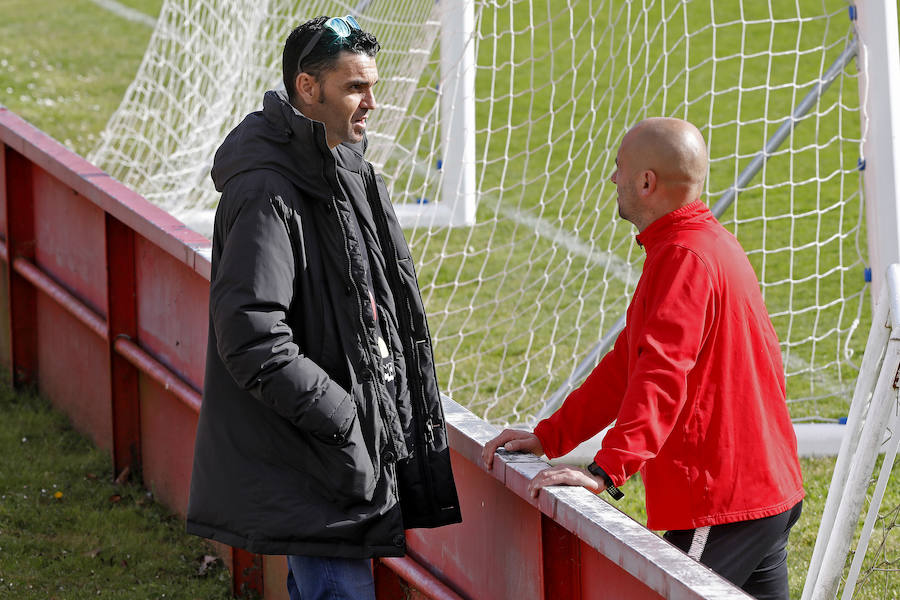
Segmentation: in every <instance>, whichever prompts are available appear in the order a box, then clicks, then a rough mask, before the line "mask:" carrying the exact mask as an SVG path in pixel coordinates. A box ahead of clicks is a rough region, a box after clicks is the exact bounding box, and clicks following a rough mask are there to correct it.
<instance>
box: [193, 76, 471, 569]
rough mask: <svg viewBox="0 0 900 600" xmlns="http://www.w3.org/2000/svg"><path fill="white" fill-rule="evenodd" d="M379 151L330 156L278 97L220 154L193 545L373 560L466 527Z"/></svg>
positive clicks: (311, 124) (315, 128)
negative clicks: (373, 156)
mask: <svg viewBox="0 0 900 600" xmlns="http://www.w3.org/2000/svg"><path fill="white" fill-rule="evenodd" d="M364 143H365V142H363V143H361V144H341V145H340V146H338V147H336V148H335V149H333V150H332V149H329V148H328V145H327V143H326V138H325V127H324V125H323V124H322V123H319V122H317V121H313V120H311V119H308V118H306V117H304V116H303V115H300V114H299V113H297V112H296V111H295V110H294V109H293V108H292V107H291V106H290V104H288V103H287V102H286V101H285V99H284V97H283V96H280V95H279V94H276V93H275V92H267V93H266V94H265V96H264V98H263V109H262V111H259V112H254V113H251V114H249V115H248V116H247V117H246V118H245V119H244V120H243V122H241V123H240V124H239V125H238V126H237V127H236V128H235V129H234V130H233V131H232V132H231V133H230V134H229V135H228V137H227V138H226V139H225V141H224V142H223V143H222V146H221V147H220V148H219V149H218V151H217V152H216V157H215V163H214V165H213V168H212V178H213V181H214V183H215V185H216V189H217V190H219V191H220V192H222V197H221V201H220V203H219V206H218V209H217V211H216V218H215V225H214V234H213V250H212V275H211V280H210V303H209V304H210V325H209V347H208V349H207V361H206V375H205V382H204V389H203V405H202V408H201V411H200V420H199V424H198V428H197V438H196V446H195V452H194V464H193V472H192V477H191V489H190V501H189V506H188V514H187V530H188V532H189V533H193V534H196V535H199V536H202V537H206V538H209V539H213V540H216V541H219V542H223V543H225V544H229V545H231V546H237V547H240V548H244V549H246V550H249V551H251V552H257V553H261V554H298V555H310V556H335V557H350V558H366V557H375V556H400V555H402V554H404V552H405V536H404V529H410V528H416V527H437V526H441V525H447V524H450V523H456V522H459V521H460V518H461V516H460V511H459V501H458V499H457V494H456V488H455V484H454V481H453V475H452V472H451V469H450V451H449V446H448V442H447V431H446V426H445V423H444V413H443V409H442V406H441V402H440V395H439V392H438V386H437V379H436V376H435V370H434V360H433V355H432V345H431V338H430V335H429V333H428V326H427V323H426V321H425V310H424V307H423V305H422V299H421V295H420V293H419V288H418V283H417V281H416V275H415V271H414V269H413V264H412V259H411V258H410V253H409V249H408V247H407V244H406V240H405V239H404V237H403V231H402V230H401V228H400V225H399V223H398V221H397V218H396V216H395V214H394V211H393V208H392V207H391V203H390V199H389V197H388V192H387V188H386V187H385V185H384V182H383V181H382V179H381V178H380V177H379V176H377V175H376V174H375V172H374V170H373V168H372V166H371V165H370V164H369V163H368V162H366V161H365V160H364V159H363V150H364ZM354 211H355V213H354ZM354 214H355V215H356V216H357V217H358V218H354ZM360 235H362V236H363V243H362V244H361V243H360V239H359V236H360ZM366 250H367V252H366V254H365V255H364V254H363V252H364V251H366ZM373 299H374V303H375V305H376V306H374V307H373V302H372V301H373ZM380 334H383V335H384V337H385V338H386V339H385V342H386V346H387V347H388V352H389V356H390V357H391V359H392V362H393V366H394V379H393V383H394V386H395V388H396V389H395V393H394V394H391V393H390V391H389V389H388V388H387V386H386V383H385V378H384V376H383V371H382V364H381V358H382V357H383V356H384V348H383V346H380V345H379V343H378V338H379V335H380Z"/></svg>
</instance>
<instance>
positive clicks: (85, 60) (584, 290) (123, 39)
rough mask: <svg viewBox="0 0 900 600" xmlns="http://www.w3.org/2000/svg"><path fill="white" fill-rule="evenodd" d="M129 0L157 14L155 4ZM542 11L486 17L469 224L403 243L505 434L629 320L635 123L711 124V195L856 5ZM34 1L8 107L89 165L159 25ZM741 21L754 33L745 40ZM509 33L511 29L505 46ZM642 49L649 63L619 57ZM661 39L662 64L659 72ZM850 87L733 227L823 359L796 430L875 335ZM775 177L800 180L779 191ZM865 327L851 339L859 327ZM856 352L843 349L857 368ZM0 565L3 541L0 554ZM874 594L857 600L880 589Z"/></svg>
mask: <svg viewBox="0 0 900 600" xmlns="http://www.w3.org/2000/svg"><path fill="white" fill-rule="evenodd" d="M122 4H125V5H128V6H131V7H133V8H136V9H138V10H141V11H142V12H145V13H147V14H151V15H155V14H157V13H158V11H159V8H160V6H161V0H152V1H151V0H148V1H138V0H131V1H123V2H122ZM536 4H537V6H534V7H533V8H532V9H531V10H527V9H526V7H525V5H524V4H523V3H500V4H493V5H490V6H485V7H484V8H483V9H482V12H481V14H480V16H481V20H480V21H479V23H480V25H479V27H480V29H479V38H478V56H479V63H480V64H484V65H493V66H492V67H491V68H483V69H479V71H478V75H477V97H478V102H477V104H476V110H477V118H478V140H479V146H478V147H479V161H480V165H481V167H480V169H479V187H478V189H479V199H480V203H479V222H478V225H476V226H475V227H473V228H471V229H447V228H433V229H429V228H427V227H422V228H417V229H415V230H410V231H408V234H409V237H410V241H411V245H412V248H413V252H414V254H415V256H416V259H417V263H418V268H419V274H420V279H421V281H422V283H423V294H424V296H425V300H426V303H427V307H428V310H429V315H430V323H431V326H432V330H433V333H434V335H435V339H436V342H437V344H436V352H437V360H438V362H439V369H440V373H439V374H440V378H441V382H442V385H443V386H444V387H445V389H448V390H449V391H450V392H451V393H452V395H453V396H454V398H455V399H456V400H458V401H460V402H462V403H464V404H467V405H468V406H470V407H471V408H472V409H473V410H475V411H476V412H479V413H481V414H483V415H486V416H487V417H489V418H493V419H495V420H498V421H503V420H521V419H524V418H526V417H527V416H528V415H529V414H532V413H533V411H534V410H535V409H536V407H538V406H540V403H541V402H542V400H543V399H544V398H546V396H547V395H548V394H549V393H550V392H552V391H553V390H554V389H556V387H557V386H558V385H560V384H561V383H562V381H563V380H564V379H565V376H566V375H567V374H568V372H569V371H570V370H571V368H572V366H573V365H574V363H576V362H577V361H578V359H579V358H580V356H581V355H582V354H583V353H584V352H585V351H586V350H587V349H588V348H589V347H591V346H592V345H593V344H594V343H595V342H596V340H597V339H599V337H600V335H602V333H603V332H604V331H605V329H606V328H607V327H608V326H609V324H610V323H611V322H612V321H613V320H614V319H615V318H616V317H617V316H618V315H619V314H620V312H621V311H623V310H624V307H625V304H626V302H627V298H628V296H629V295H630V292H631V290H632V289H633V284H634V281H633V280H628V278H627V277H625V278H623V277H621V276H616V274H615V273H614V269H613V267H612V266H610V265H614V264H616V263H615V261H614V260H613V261H610V260H606V262H603V261H602V260H598V259H597V255H598V254H599V255H602V256H612V257H614V258H618V259H619V260H620V261H624V262H625V263H630V264H632V265H633V267H632V270H633V271H634V272H639V268H640V263H641V251H640V249H639V248H637V247H636V246H635V245H634V244H633V243H632V238H631V236H632V234H633V230H632V229H631V228H630V226H628V224H627V223H622V222H621V221H619V220H618V219H617V218H616V216H615V208H614V198H613V188H612V186H611V185H607V184H606V183H605V181H606V178H607V177H608V175H609V173H610V172H611V170H612V158H613V157H614V155H615V147H616V145H617V143H618V139H619V137H620V136H621V134H622V133H623V132H624V130H625V128H626V127H627V126H628V124H630V123H632V122H634V121H635V120H636V119H638V118H640V117H642V116H645V115H650V114H658V113H663V114H673V115H678V116H683V117H687V118H690V119H691V120H694V121H695V122H697V123H698V124H699V125H701V126H702V127H701V128H702V129H703V131H704V134H705V135H706V136H707V138H708V140H709V142H710V146H711V150H712V156H713V159H714V160H713V163H712V168H711V173H710V183H709V191H710V198H711V199H714V198H716V197H717V196H718V194H720V193H721V192H723V191H724V190H725V189H727V188H728V187H729V186H730V185H731V183H732V182H733V181H734V177H735V175H736V173H737V172H738V171H739V170H740V169H741V168H743V166H745V165H746V164H747V163H748V162H749V160H750V157H751V156H752V154H753V153H754V152H756V151H757V150H758V149H759V148H761V147H762V145H763V144H764V141H765V138H766V136H767V135H770V134H771V133H772V132H773V131H774V129H775V127H776V126H777V124H778V121H779V120H780V119H781V118H782V117H783V116H784V115H786V114H787V113H788V112H789V111H790V108H791V106H792V105H793V103H794V102H795V101H796V100H797V95H802V92H800V93H799V94H798V93H797V92H795V91H794V89H795V87H797V86H795V85H794V84H802V83H805V82H808V81H811V79H810V77H811V76H810V75H809V73H810V72H813V73H815V74H817V73H818V68H819V65H820V64H825V65H827V64H828V63H830V61H832V60H834V58H835V56H836V54H838V53H839V52H840V50H841V48H842V45H841V40H843V39H844V38H845V37H846V35H847V32H848V28H849V25H848V22H847V20H846V17H845V16H843V15H844V11H845V6H846V5H845V4H844V3H843V2H838V1H828V2H825V3H824V5H825V7H826V9H827V10H828V11H830V12H831V13H833V14H834V15H835V16H834V17H832V18H831V19H828V20H825V21H819V20H808V21H803V22H802V24H801V23H800V22H798V21H796V20H792V17H794V16H795V15H794V14H793V13H794V12H795V11H799V12H801V14H805V12H804V11H808V12H810V13H812V12H813V11H818V12H821V11H822V6H823V3H822V2H821V1H820V0H816V1H811V0H810V1H806V0H804V1H803V2H799V3H797V4H796V5H794V3H791V7H788V8H783V9H782V8H778V7H773V10H776V11H777V10H785V11H787V12H786V13H785V14H780V15H779V14H775V15H774V17H775V18H776V19H778V21H777V24H776V25H766V24H764V23H763V19H764V18H765V19H768V15H765V14H762V13H760V14H754V12H753V11H756V10H763V9H765V8H766V7H767V5H768V3H758V4H757V3H745V6H744V9H745V12H744V14H738V13H737V8H736V7H737V4H731V3H724V2H718V3H708V4H707V5H705V6H702V4H703V3H686V4H685V5H684V6H686V7H687V9H686V10H688V13H685V14H680V13H677V11H675V12H665V11H662V9H660V8H659V6H660V5H658V4H655V3H649V4H651V6H652V7H654V8H653V9H652V11H655V12H650V13H647V14H643V13H640V12H639V11H634V12H633V13H632V12H629V10H630V9H629V8H628V6H630V5H627V4H626V3H616V4H604V3H602V2H601V3H595V4H590V5H587V6H585V4H578V5H576V8H575V10H574V11H571V12H570V11H568V9H566V10H563V8H562V7H561V6H557V5H556V4H554V3H536ZM710 6H714V7H715V11H716V14H715V21H716V22H717V23H719V24H720V26H719V27H717V28H704V27H703V26H702V25H699V24H702V23H704V22H709V21H710V19H711V17H712V16H713V15H710V14H708V12H709V11H710V10H711V9H710ZM779 6H780V5H779ZM40 7H41V9H40V10H35V3H33V2H25V1H22V0H0V103H2V104H4V105H6V106H8V107H9V108H11V109H12V110H14V111H16V112H17V113H19V114H21V115H22V116H23V117H25V118H26V119H28V120H30V121H31V122H33V123H35V124H36V125H37V126H38V127H40V128H41V129H43V130H45V131H47V132H48V133H50V134H51V135H52V136H54V137H55V138H57V139H59V140H61V141H63V142H64V143H66V145H68V146H70V147H71V148H73V149H74V150H75V151H77V152H79V153H81V154H86V153H87V152H88V151H89V150H91V149H92V148H93V147H94V146H95V145H96V143H97V140H98V136H99V133H100V131H101V130H102V129H103V127H104V125H105V123H106V121H107V119H108V118H109V116H110V114H111V113H112V112H113V110H114V109H115V107H116V106H117V105H118V103H119V101H120V100H121V98H122V96H123V94H124V91H125V88H126V86H127V85H128V83H129V82H130V81H131V79H132V77H133V76H134V73H135V71H136V69H137V67H138V64H139V62H140V59H141V56H142V55H143V51H144V49H145V47H146V44H147V42H148V40H149V39H150V35H151V30H150V29H149V28H148V27H146V26H144V25H142V24H139V23H133V22H130V21H127V20H125V19H122V18H120V17H118V16H116V15H114V14H111V13H109V12H108V11H106V10H104V9H102V8H100V7H99V6H98V5H96V4H94V3H93V2H90V1H87V0H45V1H43V2H41V3H40ZM732 7H734V8H732ZM694 11H699V13H695V12H694ZM704 13H706V14H704ZM756 19H759V21H758V23H757V22H756ZM682 21H684V22H687V23H688V24H689V31H690V39H691V44H690V46H688V45H687V44H684V43H679V42H678V40H679V39H682V38H683V37H684V36H683V29H684V27H683V25H679V24H680V23H681V22H682ZM742 21H743V22H753V23H752V24H751V25H749V26H746V27H745V26H742V25H740V23H741V22H742ZM661 23H664V24H665V25H666V26H665V27H663V26H661V25H660V24H661ZM545 24H546V25H545ZM607 24H609V26H608V27H607ZM692 24H694V25H692ZM676 25H679V26H680V27H681V29H680V30H679V29H678V27H676ZM509 30H512V31H515V32H516V33H515V34H508V33H502V32H504V31H509ZM679 31H681V32H682V33H679ZM376 32H377V31H376ZM570 33H574V34H575V40H576V42H575V43H573V44H569V43H568V41H567V40H568V39H569V38H570ZM643 39H646V40H647V41H648V47H649V48H650V50H649V51H643V50H641V49H640V48H639V46H638V44H636V43H634V44H631V43H629V42H630V41H631V40H643ZM664 41H665V43H664ZM819 46H824V47H825V48H827V50H826V51H825V52H824V54H823V53H822V52H821V51H818V52H814V51H813V49H814V48H816V47H819ZM663 47H665V48H667V50H666V52H667V54H666V56H667V57H668V60H667V61H660V60H659V52H660V49H661V48H663ZM740 56H744V57H747V58H746V59H744V60H742V59H741V58H740ZM573 66H577V67H578V69H577V70H576V69H573ZM685 73H686V74H685ZM854 73H855V69H854V68H852V67H851V68H848V69H847V70H846V74H845V76H844V77H843V78H842V79H841V80H839V81H838V82H837V83H836V84H835V87H834V88H833V89H832V91H830V92H829V95H828V96H826V98H825V99H824V100H823V102H822V103H821V104H820V105H819V106H818V107H817V109H816V111H817V113H818V118H817V119H816V120H815V121H812V120H808V121H806V122H804V123H803V124H802V125H801V127H800V128H798V130H797V131H796V133H795V135H794V136H793V137H792V138H791V140H790V142H789V144H788V146H787V147H789V148H790V149H791V153H792V154H793V155H794V160H792V161H791V160H788V156H787V154H786V153H779V154H777V155H776V156H774V157H773V158H772V160H771V161H770V162H769V164H768V166H767V168H766V170H765V172H764V173H763V174H762V175H760V176H758V177H757V179H756V183H755V184H753V185H751V187H750V188H749V189H747V190H746V191H745V192H743V193H742V194H741V196H740V198H739V200H738V202H737V204H736V205H735V207H734V208H733V209H731V210H730V211H728V212H726V214H725V217H724V218H723V220H725V221H727V222H728V223H729V226H730V227H731V228H732V229H733V230H734V231H736V232H737V234H738V236H739V238H740V239H741V242H742V243H743V244H744V246H745V248H746V249H747V250H748V253H749V255H750V258H751V261H752V262H753V264H754V267H755V268H756V269H757V272H758V273H759V274H760V276H761V279H762V281H763V288H764V291H765V293H766V301H767V304H768V306H769V308H770V310H771V311H772V312H773V320H774V322H775V324H776V327H777V328H778V331H779V334H780V336H781V337H782V339H783V340H786V341H787V344H788V345H787V346H786V350H788V352H786V358H787V359H788V360H787V369H788V371H789V373H792V372H795V371H804V370H805V369H808V366H809V365H814V366H815V367H816V370H814V371H811V372H805V371H804V372H801V373H799V374H798V375H796V376H793V377H791V378H790V379H789V391H790V395H791V397H792V398H820V399H818V400H805V401H803V402H797V403H796V404H795V405H793V406H792V412H793V414H794V416H795V417H804V416H818V417H827V418H833V417H838V416H842V415H844V414H846V407H847V402H848V400H849V396H848V394H847V392H846V390H847V388H848V386H852V381H853V378H854V377H855V372H854V370H853V367H852V363H853V362H855V361H858V360H859V358H860V357H861V353H862V342H863V341H864V335H865V332H866V329H867V325H866V322H867V318H868V317H867V314H868V308H867V305H868V300H867V295H866V294H867V292H866V288H865V285H864V282H863V277H862V269H863V264H862V262H860V261H861V256H862V257H864V256H865V231H864V228H863V227H862V225H861V224H860V223H859V221H860V218H861V212H860V211H861V208H860V199H859V197H857V196H854V193H855V186H856V185H858V178H856V177H855V175H853V174H852V171H853V169H854V168H855V167H854V166H855V164H856V159H857V154H858V147H857V146H856V144H855V141H854V140H856V139H858V136H859V125H858V117H857V112H856V104H855V102H856V100H855V98H856V88H855V86H856V80H855V77H854ZM814 76H815V75H813V76H812V77H814ZM426 79H427V78H426ZM766 79H769V80H770V81H772V82H774V89H771V90H769V91H766V90H764V89H762V87H761V86H760V83H759V82H760V81H765V80H766ZM426 83H429V84H430V83H432V82H427V81H426ZM799 87H800V88H801V89H805V86H804V85H799ZM738 88H741V89H742V92H741V93H738ZM706 90H714V93H713V92H708V91H706ZM413 110H415V111H418V112H419V113H420V114H423V115H424V114H427V113H428V112H429V111H430V110H431V104H429V102H428V101H427V100H423V101H422V102H421V103H419V104H416V103H414V104H413ZM417 127H418V124H417V123H415V122H414V123H413V124H412V125H411V126H410V127H409V128H408V129H406V130H403V131H401V132H400V142H401V144H403V145H405V146H407V147H408V148H413V149H416V148H419V146H417V141H416V140H420V139H423V138H424V139H427V138H428V137H429V132H428V131H427V130H424V129H417ZM432 137H433V136H432ZM426 150H428V152H430V149H422V148H419V150H417V151H421V153H422V154H423V155H427V158H422V161H423V162H426V163H428V162H433V158H434V156H433V155H430V154H428V152H426ZM391 167H392V163H391V162H390V161H389V162H388V165H387V168H388V169H390V168H391ZM404 177H406V179H404ZM786 180H790V181H793V182H795V183H794V184H792V185H785V184H784V183H783V182H784V181H786ZM434 181H435V178H434V176H433V175H432V176H428V175H422V174H421V173H418V172H412V171H411V172H410V173H404V172H402V170H401V171H398V172H396V173H394V174H393V182H394V189H395V200H397V201H400V202H403V201H409V200H411V199H412V198H415V197H417V196H429V195H430V196H432V197H433V191H434V190H433V184H434ZM760 182H762V183H760ZM855 182H856V183H855ZM513 213H515V214H519V215H520V216H521V215H526V216H532V217H535V218H539V219H542V220H543V221H544V222H549V223H550V224H551V225H552V226H553V227H555V229H556V230H558V231H561V232H564V233H565V234H566V235H567V236H568V238H567V239H570V240H571V241H572V243H573V244H574V245H580V246H581V247H585V248H588V249H589V250H591V251H592V252H594V254H590V253H589V255H587V256H586V255H585V254H583V253H579V252H576V251H572V250H571V249H568V248H567V247H563V246H562V245H560V244H559V243H558V241H557V240H554V239H553V238H552V236H548V235H542V236H536V235H535V227H534V226H531V225H529V224H528V223H527V222H524V221H521V220H519V221H517V220H515V219H512V218H509V215H510V214H513ZM763 216H765V217H766V218H765V219H764V218H762V217H763ZM857 246H861V249H860V250H859V251H858V249H857ZM788 248H793V249H792V250H789V249H788ZM604 253H605V254H604ZM604 265H606V266H604ZM857 316H859V324H858V327H857V330H856V331H857V332H856V334H851V327H853V323H854V320H855V319H856V318H857ZM860 332H861V333H862V335H860ZM848 351H852V352H853V353H855V354H854V355H852V356H849V358H848V354H849V352H848ZM6 410H7V409H4V414H5V411H6ZM830 469H831V462H830V461H827V460H823V461H804V473H805V475H806V481H807V490H808V492H809V496H810V497H809V500H808V501H807V505H806V509H805V512H804V517H803V518H802V520H801V522H800V524H799V525H798V527H797V529H795V535H794V537H793V539H792V542H791V552H792V554H793V556H794V559H793V562H792V566H791V569H792V573H791V585H792V590H794V593H795V594H798V593H799V589H800V587H801V586H802V578H803V574H804V573H805V570H806V568H805V564H806V563H805V562H804V561H805V560H808V558H804V557H808V556H809V555H810V554H811V551H812V545H813V543H814V538H815V535H816V531H817V527H818V515H820V514H821V505H822V503H823V502H824V496H825V491H826V490H827V486H828V481H829V478H830ZM26 485H28V484H26ZM30 485H40V484H39V483H37V482H35V483H33V484H30ZM639 485H640V484H639V482H634V483H629V486H630V488H631V493H629V501H630V504H629V505H627V506H625V507H624V509H625V510H626V512H628V513H629V514H632V515H633V516H635V517H636V518H637V519H638V520H639V521H642V518H641V511H642V510H643V507H642V502H640V501H639V500H637V499H639V498H641V497H642V492H641V490H640V487H639ZM895 487H896V486H895ZM891 491H892V493H893V494H894V496H893V497H892V499H891V500H890V501H886V503H885V505H886V506H897V505H898V504H900V498H898V497H896V494H897V490H896V489H893V490H891ZM102 493H106V490H104V491H103V492H102ZM890 502H893V504H890ZM52 506H55V505H52ZM889 540H890V541H889V545H888V554H890V553H893V554H894V555H896V553H897V551H898V549H900V541H898V540H896V535H894V536H893V537H890V538H889ZM5 553H6V550H5V548H4V551H3V552H0V560H3V556H4V554H5ZM168 560H171V559H170V558H166V559H164V561H168ZM188 562H190V561H188ZM2 564H3V563H2V562H0V565H2ZM0 568H2V569H4V572H5V571H6V570H7V569H10V568H11V567H9V566H0ZM43 568H44V567H40V568H38V567H35V569H36V571H38V572H40V571H41V569H43ZM161 568H162V567H161ZM46 572H47V573H53V572H52V571H46ZM47 576H48V577H50V578H52V577H54V575H47ZM897 580H898V577H896V575H892V576H889V577H888V579H887V581H888V585H889V589H890V590H892V591H891V592H889V594H888V596H887V597H892V596H891V595H890V594H893V596H897V595H898V594H900V582H898V581H897ZM865 594H867V595H862V596H860V597H863V598H880V597H883V596H882V595H879V594H877V593H876V592H874V591H872V592H865ZM35 597H39V596H35ZM40 597H45V596H40Z"/></svg>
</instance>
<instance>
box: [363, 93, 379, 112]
mask: <svg viewBox="0 0 900 600" xmlns="http://www.w3.org/2000/svg"><path fill="white" fill-rule="evenodd" d="M362 106H363V108H367V109H368V110H375V108H377V106H378V105H377V104H376V103H375V92H373V91H372V90H369V91H368V92H366V95H365V96H363V101H362Z"/></svg>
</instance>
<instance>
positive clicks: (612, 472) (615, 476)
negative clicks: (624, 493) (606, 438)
mask: <svg viewBox="0 0 900 600" xmlns="http://www.w3.org/2000/svg"><path fill="white" fill-rule="evenodd" d="M603 456H604V455H603V450H602V449H601V450H600V451H599V452H597V454H595V455H594V464H595V465H597V466H598V467H600V468H601V469H603V472H604V473H606V476H607V477H609V479H610V481H612V482H613V485H614V486H616V487H622V486H623V485H625V481H626V480H627V479H628V478H627V477H624V476H623V475H622V474H621V473H622V467H621V466H619V467H616V466H614V465H611V464H610V463H609V461H608V460H603Z"/></svg>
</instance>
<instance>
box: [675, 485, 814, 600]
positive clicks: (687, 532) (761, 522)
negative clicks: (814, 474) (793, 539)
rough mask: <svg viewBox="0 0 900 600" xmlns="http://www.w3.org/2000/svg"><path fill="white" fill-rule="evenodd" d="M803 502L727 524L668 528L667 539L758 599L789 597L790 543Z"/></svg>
mask: <svg viewBox="0 0 900 600" xmlns="http://www.w3.org/2000/svg"><path fill="white" fill-rule="evenodd" d="M802 510H803V502H802V501H800V502H798V503H797V504H796V505H795V506H794V507H793V508H791V509H789V510H786V511H785V512H783V513H781V514H778V515H774V516H771V517H765V518H763V519H754V520H752V521H739V522H737V523H727V524H725V525H713V526H711V527H700V528H699V529H679V530H673V531H667V532H666V533H665V535H664V536H663V537H664V538H665V539H666V540H668V541H669V542H671V543H672V544H674V545H675V546H677V547H678V548H680V549H681V550H683V551H684V552H687V553H688V555H689V556H690V557H691V558H693V559H694V560H698V561H700V562H701V563H703V564H704V565H706V566H707V567H709V568H710V569H712V570H713V571H715V572H716V573H718V574H719V575H721V576H722V577H724V578H725V579H727V580H728V581H730V582H732V583H733V584H735V585H736V586H738V587H739V588H741V589H742V590H744V591H745V592H747V593H748V594H750V595H751V596H753V597H754V598H757V599H758V600H789V595H788V570H787V542H788V534H790V532H791V527H793V526H794V523H796V522H797V519H799V518H800V512H801V511H802Z"/></svg>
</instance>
